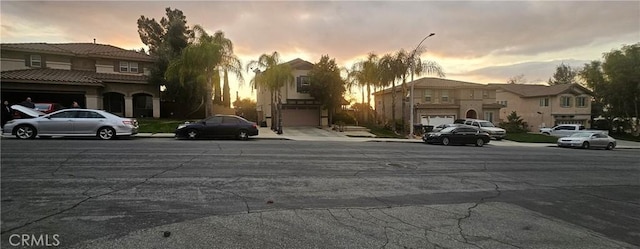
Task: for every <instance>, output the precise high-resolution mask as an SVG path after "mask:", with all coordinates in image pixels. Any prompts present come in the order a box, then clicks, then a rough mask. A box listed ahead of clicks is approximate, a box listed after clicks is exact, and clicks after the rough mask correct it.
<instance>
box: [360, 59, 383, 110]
mask: <svg viewBox="0 0 640 249" xmlns="http://www.w3.org/2000/svg"><path fill="white" fill-rule="evenodd" d="M362 74H363V75H362V77H363V79H364V84H365V86H366V88H367V105H368V106H371V87H375V86H376V83H377V82H378V80H379V78H380V75H379V74H378V56H377V55H376V54H375V53H373V52H371V53H369V54H368V55H367V59H366V60H365V61H363V62H362ZM374 114H376V112H374ZM365 120H366V121H367V122H369V113H366V115H365Z"/></svg>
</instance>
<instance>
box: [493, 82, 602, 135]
mask: <svg viewBox="0 0 640 249" xmlns="http://www.w3.org/2000/svg"><path fill="white" fill-rule="evenodd" d="M489 85H491V86H493V87H496V88H497V90H496V100H497V101H498V103H500V104H503V105H504V106H505V108H503V109H502V110H501V111H500V119H502V120H506V119H507V116H508V115H509V114H511V112H513V111H515V112H516V113H517V114H518V116H520V117H521V118H522V119H523V120H524V121H525V122H527V123H528V125H529V130H531V131H538V130H539V128H542V127H552V126H555V125H559V124H581V125H584V126H586V127H589V126H590V123H589V120H591V99H592V95H591V91H590V90H589V89H587V88H585V87H583V86H581V85H579V84H560V85H553V86H547V85H530V84H489Z"/></svg>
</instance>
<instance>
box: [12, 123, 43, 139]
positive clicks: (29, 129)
mask: <svg viewBox="0 0 640 249" xmlns="http://www.w3.org/2000/svg"><path fill="white" fill-rule="evenodd" d="M37 134H38V131H36V129H35V128H33V126H31V125H20V126H18V127H16V137H17V138H20V139H34V138H35V137H36V135H37Z"/></svg>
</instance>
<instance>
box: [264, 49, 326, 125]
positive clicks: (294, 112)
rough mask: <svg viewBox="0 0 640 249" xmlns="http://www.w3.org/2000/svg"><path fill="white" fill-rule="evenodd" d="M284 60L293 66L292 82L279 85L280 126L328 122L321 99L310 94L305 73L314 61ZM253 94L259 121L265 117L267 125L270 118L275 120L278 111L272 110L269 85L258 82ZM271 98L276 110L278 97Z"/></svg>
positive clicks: (269, 123) (324, 123)
mask: <svg viewBox="0 0 640 249" xmlns="http://www.w3.org/2000/svg"><path fill="white" fill-rule="evenodd" d="M286 63H287V64H289V66H291V69H292V70H293V77H294V82H293V84H288V85H285V86H283V87H282V88H280V94H281V96H280V98H281V99H280V100H281V103H282V114H281V116H282V126H283V127H292V126H327V125H328V114H327V111H326V110H324V109H322V108H321V105H320V103H319V102H318V101H317V100H315V99H314V98H313V97H311V95H309V76H308V73H309V71H311V69H313V63H311V62H308V61H305V60H302V59H299V58H298V59H294V60H292V61H289V62H286ZM256 94H257V96H256V104H257V105H256V108H257V110H258V123H261V122H262V121H264V122H265V123H266V124H267V126H271V119H274V121H275V122H276V123H277V118H278V117H279V115H277V113H276V112H277V111H273V112H272V108H271V107H272V106H271V95H270V91H269V89H266V88H264V87H262V86H257V87H256ZM274 102H275V105H274V106H273V107H274V109H276V110H277V104H278V99H277V98H276V99H274Z"/></svg>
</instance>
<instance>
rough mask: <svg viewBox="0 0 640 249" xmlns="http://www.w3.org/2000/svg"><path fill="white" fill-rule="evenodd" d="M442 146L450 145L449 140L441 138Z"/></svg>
mask: <svg viewBox="0 0 640 249" xmlns="http://www.w3.org/2000/svg"><path fill="white" fill-rule="evenodd" d="M442 144H444V145H449V144H450V141H449V138H448V137H445V138H443V139H442Z"/></svg>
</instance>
